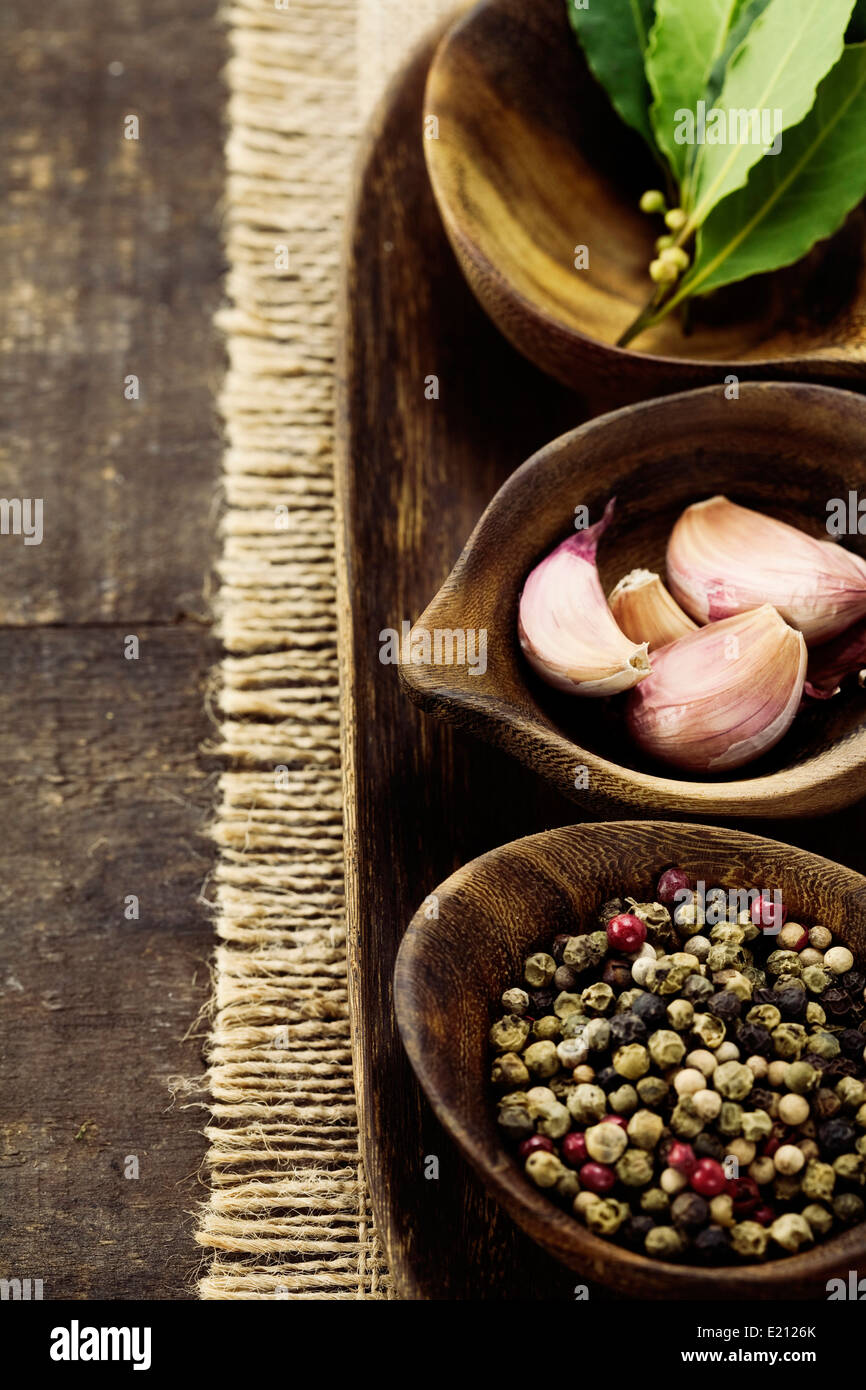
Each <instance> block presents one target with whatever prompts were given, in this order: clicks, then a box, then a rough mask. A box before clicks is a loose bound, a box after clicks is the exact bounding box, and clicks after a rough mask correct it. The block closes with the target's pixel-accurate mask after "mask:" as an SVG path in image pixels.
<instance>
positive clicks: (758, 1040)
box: [736, 1023, 773, 1057]
mask: <svg viewBox="0 0 866 1390" xmlns="http://www.w3.org/2000/svg"><path fill="white" fill-rule="evenodd" d="M736 1036H737V1046H738V1047H739V1048H740V1051H741V1052H742V1054H743V1056H744V1057H755V1056H757V1057H769V1056H771V1054H772V1052H773V1039H772V1038H771V1036H770V1031H769V1029H768V1028H765V1027H764V1025H763V1024H762V1023H741V1024H740V1026H739V1028H738V1029H737V1034H736Z"/></svg>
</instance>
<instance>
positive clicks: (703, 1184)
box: [689, 1158, 727, 1197]
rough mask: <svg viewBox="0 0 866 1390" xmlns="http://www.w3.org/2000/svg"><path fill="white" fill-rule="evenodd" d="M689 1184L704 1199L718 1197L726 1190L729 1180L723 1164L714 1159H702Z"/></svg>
mask: <svg viewBox="0 0 866 1390" xmlns="http://www.w3.org/2000/svg"><path fill="white" fill-rule="evenodd" d="M689 1182H690V1183H691V1185H692V1187H693V1188H694V1190H695V1192H699V1193H700V1195H701V1196H702V1197H718V1195H719V1193H720V1192H724V1190H725V1184H726V1183H727V1178H726V1177H725V1170H724V1168H723V1167H722V1165H721V1163H717V1162H716V1160H715V1159H714V1158H702V1159H701V1161H700V1163H698V1164H696V1165H695V1169H694V1172H693V1173H692V1175H691V1177H690V1178H689Z"/></svg>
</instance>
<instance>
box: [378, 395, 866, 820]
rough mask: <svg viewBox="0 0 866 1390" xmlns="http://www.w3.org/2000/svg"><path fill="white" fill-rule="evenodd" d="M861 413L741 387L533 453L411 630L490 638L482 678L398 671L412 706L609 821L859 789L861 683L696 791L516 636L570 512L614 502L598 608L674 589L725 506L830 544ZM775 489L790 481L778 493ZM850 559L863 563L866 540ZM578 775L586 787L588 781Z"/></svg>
mask: <svg viewBox="0 0 866 1390" xmlns="http://www.w3.org/2000/svg"><path fill="white" fill-rule="evenodd" d="M864 441H866V399H864V397H862V396H859V395H856V394H854V393H853V392H849V391H838V390H835V389H833V388H831V387H825V386H811V385H801V384H780V383H771V382H752V383H744V384H743V385H742V387H741V388H740V395H739V398H738V399H737V400H728V399H727V398H726V396H725V393H724V391H723V389H722V388H720V387H705V388H704V389H703V390H700V391H693V392H686V393H684V394H681V395H677V396H673V397H667V398H664V399H660V400H656V401H649V402H646V403H644V404H642V405H635V406H628V407H625V408H624V409H622V410H619V411H616V412H613V413H611V414H609V415H605V416H601V417H599V418H598V419H595V420H591V421H590V422H588V423H587V424H585V425H582V426H580V428H578V429H577V430H574V431H572V432H571V433H569V434H567V435H565V436H564V437H563V438H561V439H557V440H554V441H553V443H551V444H548V445H546V446H545V447H544V448H543V449H541V450H539V452H538V453H537V454H535V455H534V456H533V458H531V459H530V460H528V462H527V463H526V464H525V465H524V466H523V467H522V468H520V469H519V470H518V471H517V472H516V473H515V474H514V475H513V476H512V477H511V478H509V479H508V481H507V482H506V484H505V486H504V487H503V488H502V489H501V490H500V491H499V492H498V493H497V494H496V496H495V498H494V499H493V500H492V502H491V504H490V506H489V508H488V509H487V511H486V512H485V514H484V516H483V518H482V519H481V521H480V522H479V524H478V527H477V528H476V530H475V532H474V533H473V535H472V536H471V538H470V539H469V541H468V542H467V545H466V548H465V550H464V551H463V554H462V555H461V557H460V560H459V561H458V563H457V565H456V566H455V568H454V570H453V571H452V573H451V574H450V575H449V576H448V579H447V580H446V582H445V584H444V585H443V587H442V589H441V590H440V591H439V593H438V594H437V595H436V597H435V598H434V599H433V600H432V602H431V603H430V604H429V606H428V607H427V609H426V610H425V611H424V613H422V615H421V617H420V618H419V619H418V628H419V630H423V631H426V632H434V631H437V630H439V631H453V630H460V629H463V630H475V631H486V632H487V634H488V636H487V669H486V671H484V672H483V673H481V672H480V671H479V670H476V669H473V668H472V666H471V665H469V664H467V663H464V664H463V665H462V666H458V665H449V666H443V665H441V664H440V665H421V664H408V663H407V664H405V665H403V666H402V667H401V676H402V678H403V680H404V682H405V683H406V685H407V688H408V689H409V691H410V693H411V694H412V696H413V698H415V699H417V700H418V702H419V703H420V704H421V706H422V707H423V708H424V709H426V710H428V711H429V712H431V713H433V714H437V715H440V716H443V717H445V718H450V719H455V720H457V721H458V722H459V723H460V724H462V725H463V726H464V727H467V728H469V729H471V730H473V732H475V733H478V734H480V735H481V736H482V737H485V738H488V739H491V740H492V741H493V742H494V743H496V744H498V745H499V746H500V747H502V748H505V749H507V751H508V752H510V753H511V754H513V755H514V756H515V757H517V758H519V759H520V760H521V761H522V762H524V763H525V764H526V765H527V766H528V767H530V768H533V769H534V770H535V771H536V772H538V773H539V774H540V775H541V776H544V777H547V778H549V779H550V781H552V782H553V783H554V785H555V786H556V787H557V788H558V789H559V790H560V791H561V792H562V793H563V794H564V795H566V796H571V797H572V798H573V799H574V800H576V801H580V802H581V803H582V804H584V805H585V806H588V807H592V808H595V809H596V810H600V811H610V810H611V809H614V811H615V810H616V808H617V807H619V808H620V810H621V809H622V808H623V807H629V808H632V809H634V810H637V811H639V812H641V813H643V814H647V813H650V812H653V811H663V812H665V813H673V814H675V815H692V816H694V815H698V816H699V815H702V814H708V815H713V816H726V815H727V816H733V815H737V816H748V817H753V816H767V815H773V816H777V817H778V816H786V817H788V816H803V815H820V814H823V813H824V812H827V811H832V810H836V809H838V808H839V807H842V806H847V805H849V804H850V803H851V802H853V801H856V800H858V799H859V798H860V797H861V796H862V795H863V793H864V790H866V704H864V700H863V692H862V691H861V690H860V689H859V688H858V687H857V684H856V682H849V683H848V684H847V685H846V687H845V688H844V690H843V693H842V694H840V695H838V696H836V697H835V698H834V699H832V700H828V701H810V702H807V704H806V706H805V707H804V709H803V710H802V712H801V713H800V714H798V715H797V717H796V719H795V721H794V724H793V726H792V727H791V729H790V730H789V732H788V733H787V734H786V736H785V737H784V738H783V739H782V741H781V742H780V743H778V744H777V745H776V747H775V748H773V749H772V750H771V751H770V752H768V753H766V754H765V755H764V756H763V757H762V758H760V759H758V760H756V761H755V762H753V763H750V764H749V765H748V766H746V767H744V768H740V769H737V770H736V772H734V773H729V774H727V775H726V776H724V775H719V774H717V775H710V774H704V775H703V776H698V775H695V776H692V777H688V776H687V775H684V774H678V773H677V772H676V770H675V769H674V770H671V769H670V768H667V767H665V765H664V764H660V763H658V762H653V761H652V760H650V759H648V758H647V757H646V756H645V755H643V754H642V753H641V750H640V749H639V748H637V747H636V746H635V745H634V743H633V742H632V740H631V739H630V737H629V735H628V732H627V730H626V727H625V708H626V702H625V699H624V698H619V699H612V700H592V699H585V698H583V699H581V698H577V697H575V696H569V695H562V694H560V693H559V692H557V691H555V690H552V689H551V688H550V687H549V686H547V685H545V683H544V682H543V681H542V680H541V679H539V678H538V677H536V676H535V675H534V673H533V672H532V671H531V670H530V668H529V666H528V664H527V663H526V661H525V660H524V659H523V657H522V654H521V652H520V649H519V643H518V639H517V607H518V601H519V597H520V592H521V590H522V588H523V585H524V582H525V580H526V576H527V575H528V574H529V572H530V570H531V569H532V567H533V566H534V565H535V564H537V562H538V561H539V560H540V559H541V558H542V556H544V555H545V554H547V553H548V552H549V551H550V550H551V549H552V548H553V547H554V545H556V544H557V543H558V542H559V541H560V540H562V539H563V538H564V537H565V536H567V535H568V534H569V532H571V531H573V528H574V510H575V507H576V506H577V505H580V504H583V505H585V506H588V507H589V516H590V518H591V519H592V520H593V521H595V520H597V519H598V517H600V516H601V514H602V511H603V509H604V506H605V504H606V503H607V501H608V500H609V499H610V498H611V497H615V498H616V499H617V502H616V511H615V514H614V519H613V522H612V524H611V526H610V528H609V530H608V531H607V532H606V533H605V535H604V537H603V538H602V541H601V544H600V546H599V557H598V558H599V570H600V574H601V578H602V583H603V585H604V588H605V592H606V593H610V591H611V589H612V588H613V586H614V585H615V584H616V583H617V581H618V580H619V579H621V578H622V577H623V575H625V574H628V572H629V571H630V570H632V569H637V568H641V569H649V570H653V571H656V572H657V573H660V574H662V575H664V572H665V550H666V547H667V541H668V538H669V536H670V533H671V529H672V527H673V525H674V523H675V522H676V519H677V517H678V516H679V515H680V513H681V512H682V510H683V508H684V507H686V506H688V505H690V504H691V503H692V502H697V501H700V500H702V499H703V498H706V497H710V496H713V495H714V494H716V493H723V494H725V495H727V496H729V497H730V498H731V499H732V500H734V501H737V502H741V503H743V504H744V505H746V506H748V507H752V508H754V509H755V510H756V511H759V512H766V513H768V514H770V515H774V516H778V517H779V518H780V519H781V520H783V521H786V522H789V523H791V524H793V525H795V526H798V527H800V528H801V529H802V530H804V531H808V532H809V533H810V534H812V535H815V536H817V537H819V538H820V537H821V536H823V538H824V539H826V538H827V531H826V518H827V511H826V503H827V502H828V501H829V500H830V499H831V498H837V497H843V498H847V496H848V489H849V488H854V489H855V490H856V489H859V490H860V493H861V494H863V493H866V454H864ZM782 480H784V482H783V483H782ZM845 544H846V545H847V546H849V547H850V548H851V549H853V550H855V551H857V552H858V553H860V554H861V555H862V554H866V540H864V538H863V537H861V536H853V537H850V538H846V541H845ZM580 768H583V769H586V772H585V778H586V779H588V785H584V782H583V781H582V780H578V786H577V787H576V786H575V781H576V777H577V770H578V769H580Z"/></svg>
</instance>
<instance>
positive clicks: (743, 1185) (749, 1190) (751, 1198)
mask: <svg viewBox="0 0 866 1390" xmlns="http://www.w3.org/2000/svg"><path fill="white" fill-rule="evenodd" d="M727 1192H728V1196H729V1197H730V1199H731V1202H732V1203H733V1207H734V1215H735V1216H738V1217H740V1218H741V1219H742V1218H743V1217H745V1216H746V1215H747V1214H748V1213H749V1212H751V1211H753V1210H754V1208H755V1207H756V1206H758V1204H759V1203H760V1200H761V1194H760V1192H759V1191H758V1184H757V1183H756V1182H755V1179H754V1178H729V1179H728V1184H727Z"/></svg>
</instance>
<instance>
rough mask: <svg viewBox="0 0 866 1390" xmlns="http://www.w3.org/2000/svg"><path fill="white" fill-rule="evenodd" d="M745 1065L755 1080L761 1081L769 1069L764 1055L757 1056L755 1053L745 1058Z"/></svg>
mask: <svg viewBox="0 0 866 1390" xmlns="http://www.w3.org/2000/svg"><path fill="white" fill-rule="evenodd" d="M746 1066H747V1067H748V1068H749V1071H750V1072H751V1073H752V1075H753V1077H754V1078H755V1080H756V1081H763V1079H764V1077H765V1076H766V1075H767V1072H768V1070H769V1067H768V1065H767V1059H766V1057H759V1056H758V1054H757V1053H755V1055H754V1056H753V1057H747V1058H746Z"/></svg>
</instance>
